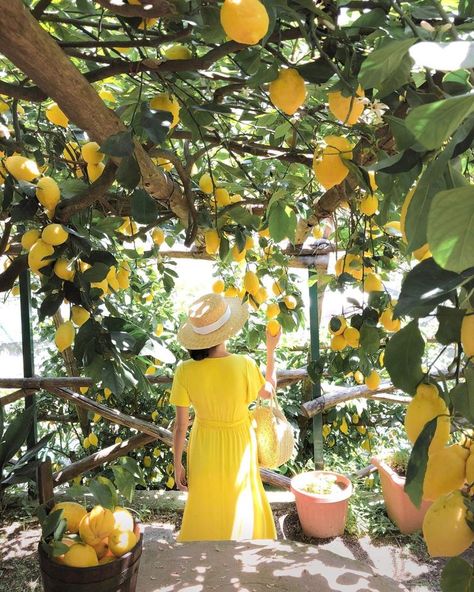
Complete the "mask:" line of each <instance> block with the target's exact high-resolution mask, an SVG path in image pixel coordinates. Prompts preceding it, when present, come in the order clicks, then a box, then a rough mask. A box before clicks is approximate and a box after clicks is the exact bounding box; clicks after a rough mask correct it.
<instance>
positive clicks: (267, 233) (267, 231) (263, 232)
mask: <svg viewBox="0 0 474 592" xmlns="http://www.w3.org/2000/svg"><path fill="white" fill-rule="evenodd" d="M258 235H259V236H261V237H263V238H270V229H269V228H268V226H267V228H262V229H261V230H259V231H258Z"/></svg>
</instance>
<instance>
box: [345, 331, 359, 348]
mask: <svg viewBox="0 0 474 592" xmlns="http://www.w3.org/2000/svg"><path fill="white" fill-rule="evenodd" d="M343 335H344V339H345V340H346V341H347V345H349V346H350V347H354V348H355V347H359V342H360V333H359V331H358V330H357V329H356V328H355V327H347V329H345V331H344V333H343Z"/></svg>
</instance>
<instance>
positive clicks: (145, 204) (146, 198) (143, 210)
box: [131, 189, 158, 224]
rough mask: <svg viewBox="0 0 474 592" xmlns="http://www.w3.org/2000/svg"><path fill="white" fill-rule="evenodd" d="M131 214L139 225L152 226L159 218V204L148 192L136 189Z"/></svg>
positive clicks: (133, 194)
mask: <svg viewBox="0 0 474 592" xmlns="http://www.w3.org/2000/svg"><path fill="white" fill-rule="evenodd" d="M131 214H132V218H133V219H134V220H136V221H137V222H138V223H139V224H152V223H153V222H155V220H156V219H157V218H158V204H157V202H156V201H155V200H154V199H153V198H152V197H151V196H150V195H149V194H148V193H147V192H146V191H144V190H143V189H136V190H135V191H134V192H133V193H132V200H131Z"/></svg>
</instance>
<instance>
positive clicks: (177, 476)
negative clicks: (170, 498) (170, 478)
mask: <svg viewBox="0 0 474 592" xmlns="http://www.w3.org/2000/svg"><path fill="white" fill-rule="evenodd" d="M174 480H175V482H176V487H177V488H178V489H179V490H180V491H188V482H187V480H186V470H185V468H184V467H183V465H182V464H179V465H178V466H176V465H175V467H174Z"/></svg>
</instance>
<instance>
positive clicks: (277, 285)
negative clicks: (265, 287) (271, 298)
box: [272, 282, 283, 296]
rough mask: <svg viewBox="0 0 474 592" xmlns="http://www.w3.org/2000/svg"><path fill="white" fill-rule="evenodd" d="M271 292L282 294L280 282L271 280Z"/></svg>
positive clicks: (276, 294)
mask: <svg viewBox="0 0 474 592" xmlns="http://www.w3.org/2000/svg"><path fill="white" fill-rule="evenodd" d="M272 292H273V293H274V294H275V296H281V295H282V294H283V288H282V287H281V285H280V282H273V284H272Z"/></svg>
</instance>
